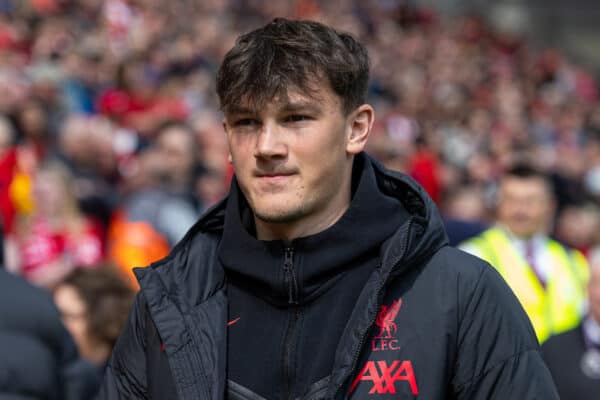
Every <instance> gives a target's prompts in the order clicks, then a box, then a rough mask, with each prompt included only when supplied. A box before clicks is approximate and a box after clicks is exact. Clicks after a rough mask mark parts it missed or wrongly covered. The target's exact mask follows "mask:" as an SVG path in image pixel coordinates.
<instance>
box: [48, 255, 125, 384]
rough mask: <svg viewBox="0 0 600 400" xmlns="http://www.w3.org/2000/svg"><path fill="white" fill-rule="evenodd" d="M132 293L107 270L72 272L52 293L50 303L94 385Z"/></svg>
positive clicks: (121, 326) (120, 325)
mask: <svg viewBox="0 0 600 400" xmlns="http://www.w3.org/2000/svg"><path fill="white" fill-rule="evenodd" d="M134 295H135V294H134V292H133V290H131V289H130V288H129V286H128V285H127V284H126V283H125V282H124V281H123V279H122V278H121V277H120V276H119V275H118V274H117V272H115V271H114V270H113V269H112V268H110V267H109V266H101V267H99V268H94V269H85V268H76V269H75V270H74V271H72V272H71V273H70V274H69V275H68V276H67V277H66V278H65V279H64V280H63V281H62V282H60V283H59V284H58V285H57V286H56V288H55V289H54V301H55V303H56V305H57V307H58V309H59V311H60V314H61V315H62V318H63V321H64V324H65V326H66V327H67V329H68V330H69V332H70V333H71V335H72V336H73V339H75V343H76V344H77V348H78V350H79V353H80V354H81V357H83V358H84V359H85V360H87V361H88V362H89V363H91V364H92V365H94V366H95V367H96V371H97V377H98V378H99V379H98V383H99V381H100V378H101V377H102V375H103V372H104V367H105V365H106V362H107V361H108V357H109V356H110V353H111V351H112V348H113V346H114V344H115V342H116V340H117V337H118V336H119V332H120V331H121V329H122V328H123V324H124V323H125V321H126V319H127V315H128V314H129V309H130V307H131V304H132V303H133V298H134Z"/></svg>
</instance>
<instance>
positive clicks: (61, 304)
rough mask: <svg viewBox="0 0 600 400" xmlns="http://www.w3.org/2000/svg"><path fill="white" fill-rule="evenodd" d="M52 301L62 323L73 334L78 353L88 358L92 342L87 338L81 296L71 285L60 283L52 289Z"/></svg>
mask: <svg viewBox="0 0 600 400" xmlns="http://www.w3.org/2000/svg"><path fill="white" fill-rule="evenodd" d="M54 302H55V303H56V307H58V310H59V312H60V314H61V316H62V319H63V323H64V324H65V327H66V328H67V329H68V331H69V332H70V333H71V336H73V339H74V340H75V343H76V344H77V348H78V350H79V353H80V354H81V356H83V357H84V358H88V355H89V353H90V350H91V349H92V348H93V343H90V340H89V338H88V317H87V308H86V306H85V303H84V302H83V299H82V298H81V296H79V293H78V292H77V289H75V288H74V287H73V286H71V285H66V284H63V285H60V286H58V288H57V289H56V290H55V291H54Z"/></svg>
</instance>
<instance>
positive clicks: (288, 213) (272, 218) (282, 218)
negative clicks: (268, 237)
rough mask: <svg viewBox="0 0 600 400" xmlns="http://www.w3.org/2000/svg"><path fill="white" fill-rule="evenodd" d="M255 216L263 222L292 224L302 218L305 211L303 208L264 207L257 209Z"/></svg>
mask: <svg viewBox="0 0 600 400" xmlns="http://www.w3.org/2000/svg"><path fill="white" fill-rule="evenodd" d="M253 211H254V216H255V217H256V218H257V219H259V220H260V221H262V222H265V223H269V224H290V223H294V222H297V221H298V220H300V219H302V217H303V215H304V214H303V212H302V210H301V209H289V208H287V209H282V208H276V207H271V208H267V207H265V208H264V209H263V208H261V209H256V210H253Z"/></svg>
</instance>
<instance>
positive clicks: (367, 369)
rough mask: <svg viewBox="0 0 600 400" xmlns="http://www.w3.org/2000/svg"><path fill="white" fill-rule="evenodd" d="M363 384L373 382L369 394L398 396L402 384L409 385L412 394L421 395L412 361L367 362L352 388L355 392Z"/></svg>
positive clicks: (351, 390)
mask: <svg viewBox="0 0 600 400" xmlns="http://www.w3.org/2000/svg"><path fill="white" fill-rule="evenodd" d="M361 382H371V383H372V386H371V389H370V390H369V394H396V393H397V391H398V388H399V386H396V385H400V383H401V382H404V383H405V384H408V385H409V387H410V391H411V392H412V394H419V388H418V387H417V380H416V379H415V373H414V371H413V367H412V363H411V362H410V361H399V360H395V361H392V363H391V364H388V362H387V361H367V363H366V364H365V366H364V367H363V369H362V370H361V371H360V373H359V374H358V375H357V376H356V378H355V379H354V381H353V382H352V386H350V393H352V392H354V390H355V389H356V387H357V386H358V384H359V383H361Z"/></svg>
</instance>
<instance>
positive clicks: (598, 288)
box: [542, 249, 600, 400]
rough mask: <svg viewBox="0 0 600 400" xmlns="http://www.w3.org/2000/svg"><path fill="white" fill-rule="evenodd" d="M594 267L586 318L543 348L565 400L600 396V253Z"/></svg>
mask: <svg viewBox="0 0 600 400" xmlns="http://www.w3.org/2000/svg"><path fill="white" fill-rule="evenodd" d="M590 265H591V276H590V281H589V285H588V296H589V312H588V314H587V316H586V318H585V319H584V320H583V322H582V323H581V324H579V325H578V326H577V327H575V328H574V329H571V330H570V331H567V332H565V333H562V334H560V335H557V336H554V337H551V338H550V339H549V340H548V341H547V342H546V343H544V344H543V345H542V355H543V357H544V360H545V361H546V364H547V365H548V368H549V369H550V373H551V374H552V377H553V378H554V382H555V383H556V387H557V389H558V392H559V394H560V398H561V399H562V400H587V399H589V400H592V399H597V398H598V395H599V394H600V249H598V250H596V251H595V252H593V253H592V256H591V257H590Z"/></svg>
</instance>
